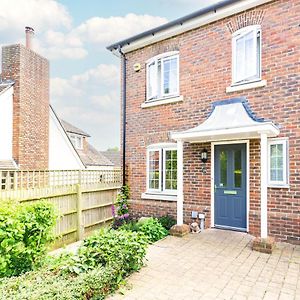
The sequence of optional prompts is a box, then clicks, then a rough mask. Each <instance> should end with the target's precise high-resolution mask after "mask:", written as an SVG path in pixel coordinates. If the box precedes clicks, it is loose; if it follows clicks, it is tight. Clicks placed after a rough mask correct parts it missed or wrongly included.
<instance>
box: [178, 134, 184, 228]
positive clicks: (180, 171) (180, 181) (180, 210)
mask: <svg viewBox="0 0 300 300" xmlns="http://www.w3.org/2000/svg"><path fill="white" fill-rule="evenodd" d="M183 199H184V195H183V141H181V140H178V141H177V225H183Z"/></svg>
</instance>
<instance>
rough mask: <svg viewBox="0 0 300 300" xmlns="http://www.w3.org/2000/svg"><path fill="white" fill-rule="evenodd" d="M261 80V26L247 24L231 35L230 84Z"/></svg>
mask: <svg viewBox="0 0 300 300" xmlns="http://www.w3.org/2000/svg"><path fill="white" fill-rule="evenodd" d="M259 80H261V27H260V26H259V25H254V26H248V27H245V28H242V29H240V30H238V31H236V32H235V33H234V34H233V37H232V84H233V85H238V84H244V83H250V82H254V81H259Z"/></svg>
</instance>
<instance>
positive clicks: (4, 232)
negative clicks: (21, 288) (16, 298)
mask: <svg viewBox="0 0 300 300" xmlns="http://www.w3.org/2000/svg"><path fill="white" fill-rule="evenodd" d="M55 221H56V214H55V212H54V207H53V205H51V204H50V203H49V202H46V201H39V202H35V203H32V204H19V203H17V202H12V201H10V202H2V203H1V207H0V277H3V276H14V275H19V274H21V273H23V272H27V271H29V270H32V269H33V267H34V266H38V265H39V264H40V263H41V261H42V259H43V258H44V256H45V254H46V250H47V247H48V245H49V243H50V242H51V241H52V240H53V239H54V235H53V227H54V225H55Z"/></svg>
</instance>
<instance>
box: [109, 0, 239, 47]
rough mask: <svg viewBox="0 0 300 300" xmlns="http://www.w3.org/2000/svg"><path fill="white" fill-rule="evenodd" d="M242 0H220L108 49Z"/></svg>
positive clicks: (128, 43)
mask: <svg viewBox="0 0 300 300" xmlns="http://www.w3.org/2000/svg"><path fill="white" fill-rule="evenodd" d="M239 1H241V0H225V1H220V2H218V3H216V4H213V5H210V6H207V7H204V8H202V9H200V10H197V11H195V12H193V13H191V14H188V15H186V16H184V17H181V18H178V19H176V20H174V21H171V22H168V23H166V24H163V25H160V26H158V27H155V28H153V29H150V30H147V31H145V32H142V33H140V34H137V35H134V36H132V37H130V38H128V39H125V40H121V41H119V42H117V43H114V44H111V45H109V46H108V47H107V50H110V51H113V50H117V49H118V47H123V46H125V45H130V43H131V42H134V41H136V40H139V39H141V38H144V37H147V36H151V35H153V36H154V35H155V34H156V33H158V32H160V31H162V30H166V29H169V28H171V27H174V26H182V25H183V23H185V22H186V21H189V20H191V19H194V18H196V17H199V16H202V15H204V14H207V13H209V12H216V10H217V9H220V8H222V7H224V6H227V5H231V4H233V3H235V2H239Z"/></svg>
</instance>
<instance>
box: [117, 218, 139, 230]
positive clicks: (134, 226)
mask: <svg viewBox="0 0 300 300" xmlns="http://www.w3.org/2000/svg"><path fill="white" fill-rule="evenodd" d="M119 229H122V230H129V231H135V232H136V231H139V224H138V222H137V221H136V220H129V221H127V222H124V223H123V224H122V225H121V226H120V227H119Z"/></svg>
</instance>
